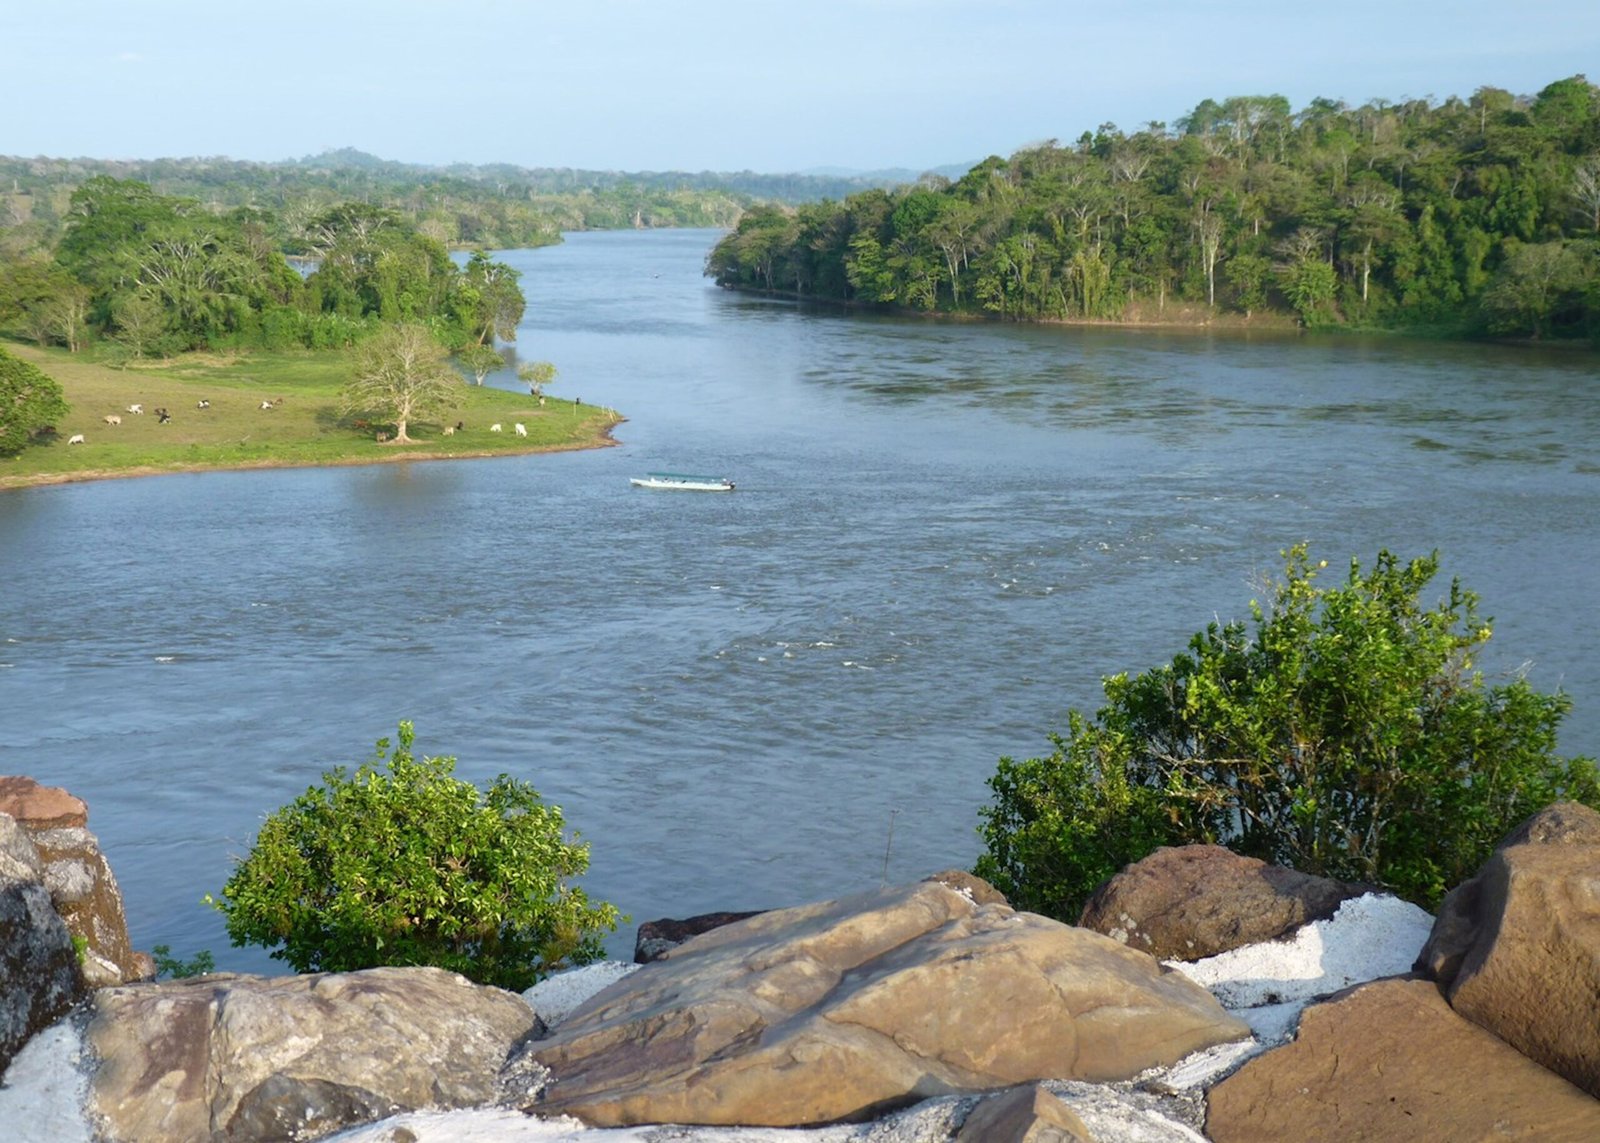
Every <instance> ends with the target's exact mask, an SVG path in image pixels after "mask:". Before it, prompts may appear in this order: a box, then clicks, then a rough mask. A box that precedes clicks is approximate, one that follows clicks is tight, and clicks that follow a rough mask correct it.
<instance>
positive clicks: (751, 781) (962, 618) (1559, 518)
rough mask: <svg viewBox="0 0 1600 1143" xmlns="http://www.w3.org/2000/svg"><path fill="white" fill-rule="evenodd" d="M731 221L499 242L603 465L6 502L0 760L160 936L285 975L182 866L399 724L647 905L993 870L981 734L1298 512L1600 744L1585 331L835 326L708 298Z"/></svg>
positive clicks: (1248, 569)
mask: <svg viewBox="0 0 1600 1143" xmlns="http://www.w3.org/2000/svg"><path fill="white" fill-rule="evenodd" d="M715 238H716V235H715V234H714V233H711V232H706V231H658V232H625V233H592V234H574V235H569V236H568V238H567V241H566V243H565V244H564V245H561V246H558V247H550V248H545V249H540V250H534V251H510V252H506V253H504V254H502V255H499V256H500V257H502V258H504V259H505V260H507V261H509V262H511V264H513V265H514V266H516V267H517V268H518V269H520V270H521V271H522V273H523V285H524V288H525V290H526V291H527V294H528V298H529V306H528V311H527V316H526V318H525V319H524V322H523V325H522V327H521V329H520V330H519V336H518V341H517V349H518V351H519V353H520V354H521V355H522V356H523V358H524V359H547V360H550V361H552V362H554V363H555V364H556V365H557V367H558V369H559V370H560V376H559V378H558V380H557V381H556V383H555V385H554V386H553V387H552V388H551V390H550V394H551V399H573V398H579V399H582V400H583V401H586V402H591V403H596V404H602V405H609V406H612V407H614V408H616V409H618V410H619V411H620V412H622V413H623V414H624V415H625V416H626V417H627V418H628V419H627V421H626V422H625V423H624V424H622V425H620V426H619V427H618V429H617V432H616V439H617V442H618V445H619V447H616V448H610V449H603V450H596V451H592V452H584V453H563V454H555V455H548V456H528V457H514V458H498V459H489V460H470V461H454V462H429V463H411V464H392V465H375V466H372V467H363V468H334V469H326V470H320V469H307V470H278V471H253V472H234V473H209V474H197V475H184V476H167V477H155V478H147V479H140V480H117V481H108V482H103V483H95V484H78V485H64V486H57V487H49V488H36V489H28V490H21V491H14V492H8V493H3V494H0V773H23V774H28V775H31V776H33V777H35V778H37V779H38V780H40V781H41V782H44V783H47V784H50V785H60V786H64V787H66V788H68V789H69V790H71V791H72V792H74V793H75V794H77V795H79V796H80V797H82V798H84V799H85V800H86V801H87V802H88V804H89V807H90V827H91V829H93V830H94V831H95V832H96V833H97V834H98V836H99V838H100V840H101V843H102V845H103V846H104V848H105V850H106V851H107V853H108V854H109V856H110V859H111V861H112V864H113V867H114V869H115V871H116V874H117V876H118V879H119V881H120V882H121V885H122V888H123V891H124V895H125V898H126V902H127V908H128V916H129V923H130V929H131V933H132V936H133V939H134V942H135V944H136V945H137V946H138V947H142V948H149V947H150V946H151V945H154V944H157V943H165V944H169V945H171V946H172V948H173V952H174V953H175V954H176V955H180V956H189V955H192V954H193V953H194V952H195V951H197V950H199V949H210V950H212V951H213V952H214V953H215V955H216V958H217V961H218V964H219V966H221V967H224V968H234V969H244V970H257V971H259V970H269V969H273V968H275V967H276V966H275V964H274V962H270V961H268V960H267V959H266V958H265V954H264V953H262V952H261V951H260V950H253V949H252V950H236V949H232V948H230V947H229V946H228V942H227V938H226V935H225V934H224V932H223V930H222V926H221V920H220V917H218V916H217V915H216V914H215V913H214V912H213V911H212V910H210V909H208V908H207V907H206V906H204V905H203V904H202V903H201V898H202V896H203V895H204V894H206V893H207V892H213V893H214V892H216V891H217V890H219V889H220V888H221V887H222V884H223V882H224V881H225V880H226V878H227V876H228V873H229V871H230V868H231V862H232V860H233V859H234V858H235V857H236V856H240V855H242V854H243V853H244V852H246V850H247V849H248V846H249V844H250V840H251V838H252V836H253V834H254V832H255V830H256V828H257V827H258V826H259V824H260V822H261V820H262V818H263V816H264V815H265V814H266V813H268V812H269V811H271V810H272V809H274V808H275V807H277V806H279V805H281V804H283V803H285V802H287V801H289V800H291V799H292V798H293V797H294V796H295V795H297V794H298V793H300V792H301V791H302V790H303V789H305V787H306V786H307V785H308V784H310V783H312V782H315V781H316V780H318V778H319V775H320V774H321V773H322V771H323V770H325V769H327V768H328V767H330V766H333V765H337V764H346V765H350V766H354V765H356V764H359V763H360V762H361V761H363V760H364V759H366V758H367V757H368V756H369V755H370V752H371V747H372V743H373V741H374V740H375V739H377V738H378V737H380V736H383V735H392V734H393V732H394V727H395V724H396V722H397V721H398V720H400V719H411V720H413V721H414V722H415V724H416V729H417V748H418V749H419V751H422V752H424V753H428V754H451V755H455V756H456V757H457V758H458V759H459V762H458V773H459V774H461V775H462V776H465V777H468V778H471V779H473V780H475V781H480V782H481V781H486V780H487V779H489V778H490V777H492V776H493V775H495V774H496V773H500V772H508V773H511V774H514V775H516V776H518V777H521V778H525V779H527V780H529V781H531V782H533V784H534V785H535V786H537V787H538V789H539V790H540V792H541V793H542V794H543V795H544V796H545V797H546V799H547V800H550V801H553V802H556V803H558V804H559V805H561V806H562V807H563V809H564V811H565V815H566V819H567V822H568V825H569V826H570V827H572V828H574V829H576V830H577V831H578V832H579V833H580V834H581V835H582V837H583V838H584V839H585V840H586V841H588V842H589V843H590V844H591V846H592V863H591V868H590V873H589V875H588V876H587V877H586V878H585V879H584V884H585V886H586V888H587V889H588V890H589V891H590V893H591V894H593V895H594V896H596V897H600V898H603V899H606V900H610V901H613V902H615V903H616V904H617V905H618V906H619V907H620V908H622V909H623V910H624V911H625V912H627V913H629V914H631V915H632V917H633V920H634V922H638V921H642V920H647V919H650V918H653V917H661V916H685V915H688V914H692V913H697V912H703V911H708V910H714V909H751V908H762V907H770V906H778V905H784V904H790V903H797V902H801V901H807V900H814V899H820V898H824V897H831V896H836V895H839V894H842V893H845V892H849V891H853V890H856V889H860V888H864V887H869V886H872V885H876V884H878V883H879V882H880V880H882V879H883V878H885V877H887V878H888V879H890V880H903V879H911V878H915V877H919V876H921V875H923V874H926V873H929V872H932V871H934V870H936V869H940V868H946V867H950V866H968V865H970V864H971V862H972V860H973V859H974V857H975V856H976V855H977V853H978V850H979V842H978V838H977V835H976V832H975V828H976V825H977V809H978V807H979V805H980V804H982V802H983V801H984V800H985V796H986V793H987V791H986V787H985V784H984V783H985V779H986V778H988V777H989V775H990V774H992V773H993V771H994V767H995V762H996V760H997V759H998V758H999V757H1000V756H1001V755H1007V754H1009V755H1015V756H1023V755H1027V754H1031V753H1038V752H1040V751H1043V750H1048V748H1049V744H1048V741H1047V740H1046V734H1047V732H1049V731H1050V730H1052V729H1056V728H1059V727H1061V726H1062V725H1063V723H1064V721H1065V716H1066V712H1067V711H1068V709H1069V708H1073V707H1076V708H1080V709H1085V710H1092V709H1093V708H1094V707H1095V706H1097V705H1098V702H1099V699H1100V692H1099V679H1100V677H1101V676H1102V675H1104V674H1107V673H1110V672H1114V671H1122V670H1128V671H1138V670H1142V669H1145V668H1147V667H1150V666H1153V665H1155V664H1156V663H1159V662H1162V661H1165V660H1167V659H1170V657H1171V656H1172V655H1173V654H1174V653H1175V652H1177V651H1178V650H1179V649H1180V648H1181V646H1182V644H1183V642H1184V640H1185V639H1186V638H1187V637H1188V636H1189V635H1190V634H1191V633H1193V632H1194V631H1196V630H1198V629H1199V628H1201V627H1203V626H1204V625H1205V624H1206V623H1207V622H1208V621H1210V620H1212V619H1213V618H1222V619H1229V618H1245V617H1246V616H1247V611H1248V605H1249V602H1250V600H1251V599H1252V598H1253V597H1254V596H1256V595H1257V594H1258V592H1259V584H1260V582H1261V579H1262V577H1263V576H1264V575H1267V574H1270V573H1271V572H1272V571H1273V570H1274V569H1275V568H1276V567H1279V566H1281V564H1280V559H1279V555H1278V553H1279V551H1280V550H1281V549H1283V548H1285V547H1287V546H1288V545H1290V544H1292V543H1294V542H1296V541H1299V540H1307V541H1309V542H1310V543H1311V545H1312V555H1313V556H1314V557H1317V558H1326V559H1328V560H1329V562H1330V565H1331V566H1330V571H1331V572H1337V571H1338V570H1339V569H1340V568H1342V567H1343V566H1344V565H1345V564H1346V562H1347V561H1348V560H1349V559H1350V557H1352V556H1357V557H1360V558H1361V559H1362V560H1363V562H1364V563H1366V564H1370V562H1371V560H1372V558H1373V556H1374V555H1375V554H1376V553H1377V551H1378V550H1379V549H1380V548H1385V547H1387V548H1389V549H1391V550H1393V551H1395V552H1396V553H1397V554H1399V555H1402V556H1405V557H1409V556H1413V555H1419V554H1424V553H1426V552H1428V551H1430V550H1432V549H1435V548H1436V549H1438V550H1439V551H1440V554H1441V557H1442V561H1443V573H1442V576H1441V582H1440V584H1439V586H1440V588H1441V590H1442V589H1443V587H1444V586H1445V583H1446V582H1447V581H1448V578H1449V577H1450V576H1452V575H1455V576H1459V577H1460V578H1461V579H1462V581H1463V582H1464V583H1465V584H1466V586H1468V587H1469V588H1472V589H1473V590H1476V591H1477V592H1479V593H1480V594H1481V595H1482V597H1483V600H1484V607H1483V610H1484V612H1485V613H1486V614H1488V615H1492V616H1494V617H1495V618H1496V620H1497V622H1496V634H1495V638H1494V641H1493V642H1492V644H1491V652H1490V654H1489V655H1488V656H1487V657H1486V659H1485V664H1484V665H1485V666H1486V667H1487V668H1488V669H1489V670H1490V671H1491V672H1493V673H1496V674H1498V673H1501V672H1507V671H1512V670H1526V671H1527V673H1528V675H1529V677H1530V678H1531V680H1532V681H1533V682H1534V684H1535V685H1537V686H1539V687H1540V688H1541V689H1546V690H1549V689H1553V688H1555V687H1557V686H1560V687H1562V688H1564V689H1565V690H1567V691H1568V692H1569V693H1570V694H1572V696H1573V698H1574V700H1575V704H1576V708H1575V710H1574V712H1573V714H1572V715H1571V716H1570V717H1569V719H1568V720H1567V722H1566V724H1565V726H1564V729H1563V735H1562V749H1563V751H1564V752H1566V753H1583V754H1590V755H1594V754H1597V753H1600V656H1596V654H1595V653H1594V648H1595V646H1596V644H1597V634H1600V632H1597V627H1600V608H1597V604H1596V600H1597V599H1600V528H1597V527H1596V525H1597V523H1600V513H1597V511H1596V505H1597V496H1600V398H1597V389H1596V384H1595V370H1594V361H1593V358H1592V357H1588V356H1584V355H1581V354H1573V355H1561V354H1548V353H1543V352H1536V351H1531V350H1520V349H1506V348H1494V347H1483V346H1450V345H1439V344H1433V343H1416V342H1410V341H1406V340H1403V339H1385V340H1364V339H1360V338H1355V337H1338V338H1328V339H1318V338H1311V337H1249V336H1241V335H1229V336H1220V335H1211V334H1208V333H1205V332H1196V331H1185V332H1170V333H1168V332H1153V331H1132V330H1111V329H1082V328H1031V327H1017V326H1000V325H984V324H939V323H933V322H923V321H917V320H910V319H887V318H874V317H865V316H860V315H844V314H839V313H836V312H831V311H822V312H813V311H809V310H806V309H802V308H799V307H796V306H795V305H793V304H789V303H783V302H773V301H766V300H761V299H754V298H748V297H740V296H735V295H730V294H727V293H724V292H720V291H718V290H716V289H715V288H714V287H712V286H711V285H710V284H709V282H707V281H706V280H705V279H703V278H702V277H701V273H700V271H701V265H702V262H703V260H704V257H705V254H706V252H707V251H708V249H709V248H710V246H711V244H712V242H713V241H714V240H715ZM503 377H504V379H505V380H504V382H503V383H505V384H509V385H514V384H515V379H514V377H513V376H512V375H511V374H510V373H509V372H508V373H506V374H504V375H503ZM653 469H666V470H672V471H686V472H708V473H715V474H719V475H720V474H725V475H727V476H730V477H732V478H733V479H734V480H736V481H737V482H738V490H737V491H736V492H734V493H733V494H731V495H696V494H690V493H667V492H649V491H644V490H640V489H636V488H632V487H630V485H629V483H628V477H629V476H630V475H638V474H640V473H642V472H644V471H646V470H653ZM610 948H611V951H612V952H613V953H615V954H617V955H620V956H623V957H626V956H628V955H630V954H631V948H632V926H631V925H630V926H626V927H625V928H624V929H623V930H620V931H619V933H618V934H617V936H616V938H615V939H614V940H613V941H612V942H611V946H610Z"/></svg>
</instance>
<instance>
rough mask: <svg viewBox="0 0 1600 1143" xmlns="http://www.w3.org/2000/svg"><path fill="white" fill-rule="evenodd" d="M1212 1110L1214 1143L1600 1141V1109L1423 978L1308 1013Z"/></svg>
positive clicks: (1216, 1093)
mask: <svg viewBox="0 0 1600 1143" xmlns="http://www.w3.org/2000/svg"><path fill="white" fill-rule="evenodd" d="M1208 1103H1209V1113H1208V1115H1207V1117H1206V1134H1207V1136H1209V1137H1210V1138H1211V1139H1213V1140H1215V1141H1216V1143H1281V1141H1282V1140H1286V1139H1293V1140H1296V1141H1298V1143H1346V1141H1348V1140H1352V1139H1373V1140H1379V1139H1417V1140H1424V1139H1426V1140H1435V1139H1437V1140H1468V1139H1472V1140H1479V1139H1482V1140H1487V1139H1525V1140H1530V1141H1533V1140H1537V1141H1539V1143H1592V1141H1593V1140H1595V1139H1600V1102H1597V1101H1595V1100H1593V1099H1591V1098H1589V1096H1587V1095H1585V1094H1584V1093H1583V1092H1582V1091H1579V1090H1578V1089H1577V1088H1576V1087H1574V1086H1573V1085H1572V1084H1570V1083H1568V1082H1567V1081H1566V1080H1564V1079H1562V1078H1561V1077H1560V1076H1557V1075H1554V1074H1553V1073H1551V1072H1549V1071H1546V1070H1545V1069H1544V1068H1541V1067H1540V1066H1539V1065H1538V1064H1535V1063H1534V1062H1533V1061H1532V1060H1529V1059H1528V1058H1527V1057H1526V1056H1523V1055H1522V1054H1520V1053H1519V1052H1517V1051H1516V1050H1514V1049H1512V1048H1510V1047H1508V1046H1507V1045H1506V1044H1504V1043H1502V1042H1501V1041H1500V1040H1498V1039H1496V1038H1495V1037H1494V1036H1491V1035H1490V1034H1489V1033H1487V1032H1485V1031H1484V1030H1483V1029H1482V1028H1479V1027H1478V1026H1477V1025H1475V1024H1472V1023H1470V1022H1468V1021H1466V1020H1463V1019H1462V1018H1461V1017H1459V1016H1457V1015H1456V1014H1455V1013H1454V1012H1453V1011H1451V1009H1450V1006H1449V1005H1447V1004H1446V1003H1445V1002H1444V999H1443V997H1441V996H1440V995H1439V990H1438V988H1437V987H1436V986H1435V985H1433V984H1432V983H1431V982H1429V981H1423V980H1398V979H1397V980H1385V981H1379V982H1377V983H1375V984H1368V985H1363V986H1361V987H1359V988H1356V989H1353V990H1351V991H1350V992H1348V993H1345V994H1343V995H1342V996H1339V997H1335V998H1334V999H1333V1000H1332V1001H1330V1002H1329V1003H1326V1004H1319V1005H1315V1006H1313V1007H1311V1008H1308V1009H1306V1011H1305V1013H1304V1015H1303V1016H1301V1018H1300V1030H1299V1034H1298V1035H1297V1036H1296V1038H1295V1040H1294V1042H1293V1043H1291V1044H1288V1045H1285V1046H1284V1047H1281V1048H1277V1049H1275V1050H1273V1051H1270V1052H1267V1053H1266V1054H1264V1055H1260V1056H1257V1057H1256V1058H1255V1059H1253V1060H1251V1061H1249V1062H1248V1063H1246V1064H1245V1065H1244V1066H1243V1067H1242V1068H1240V1069H1239V1070H1238V1071H1237V1072H1235V1073H1234V1074H1233V1075H1232V1076H1230V1077H1228V1078H1227V1079H1225V1080H1223V1081H1222V1082H1221V1083H1220V1084H1218V1085H1217V1086H1216V1087H1214V1088H1212V1089H1211V1091H1210V1093H1209V1095H1208Z"/></svg>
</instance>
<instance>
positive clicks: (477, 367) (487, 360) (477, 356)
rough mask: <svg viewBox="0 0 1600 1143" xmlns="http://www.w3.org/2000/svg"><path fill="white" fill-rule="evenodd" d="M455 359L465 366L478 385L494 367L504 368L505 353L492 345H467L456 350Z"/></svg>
mask: <svg viewBox="0 0 1600 1143" xmlns="http://www.w3.org/2000/svg"><path fill="white" fill-rule="evenodd" d="M456 359H457V360H458V361H460V362H461V364H463V365H465V366H466V367H467V369H468V370H469V371H470V372H471V373H472V378H473V380H474V381H475V382H477V383H478V384H479V385H482V384H483V379H484V378H485V377H487V376H488V375H489V374H491V373H493V372H494V371H495V370H496V369H504V368H505V364H506V359H505V355H504V354H502V353H501V352H500V351H499V350H497V349H495V348H494V346H492V345H469V346H467V347H466V348H465V349H462V350H459V351H457V353H456Z"/></svg>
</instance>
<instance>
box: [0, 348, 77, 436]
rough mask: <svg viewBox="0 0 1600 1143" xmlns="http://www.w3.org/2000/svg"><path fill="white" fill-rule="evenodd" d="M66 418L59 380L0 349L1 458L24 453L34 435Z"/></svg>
mask: <svg viewBox="0 0 1600 1143" xmlns="http://www.w3.org/2000/svg"><path fill="white" fill-rule="evenodd" d="M66 415H67V399H66V396H65V394H63V393H62V391H61V386H60V384H59V383H57V381H56V380H55V378H53V377H51V376H49V375H48V374H47V373H45V372H43V371H42V370H40V369H38V368H36V367H35V366H33V365H30V364H28V362H26V361H23V360H21V359H19V358H16V357H13V356H11V354H9V353H7V352H6V351H5V350H4V349H0V456H4V455H9V454H12V453H17V452H21V451H22V449H23V448H24V447H25V446H26V445H27V444H28V442H29V441H30V440H32V439H33V434H34V433H36V432H38V431H39V430H40V429H42V428H44V427H45V426H46V425H53V424H55V423H56V422H57V421H59V420H60V419H61V418H62V417H64V416H66Z"/></svg>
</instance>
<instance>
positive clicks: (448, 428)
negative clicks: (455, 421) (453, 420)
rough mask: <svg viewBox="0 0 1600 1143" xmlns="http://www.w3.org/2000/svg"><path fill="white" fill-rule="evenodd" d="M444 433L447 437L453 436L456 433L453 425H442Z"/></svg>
mask: <svg viewBox="0 0 1600 1143" xmlns="http://www.w3.org/2000/svg"><path fill="white" fill-rule="evenodd" d="M444 435H445V436H447V437H453V436H455V435H456V427H455V426H454V425H446V426H445V427H444Z"/></svg>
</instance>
